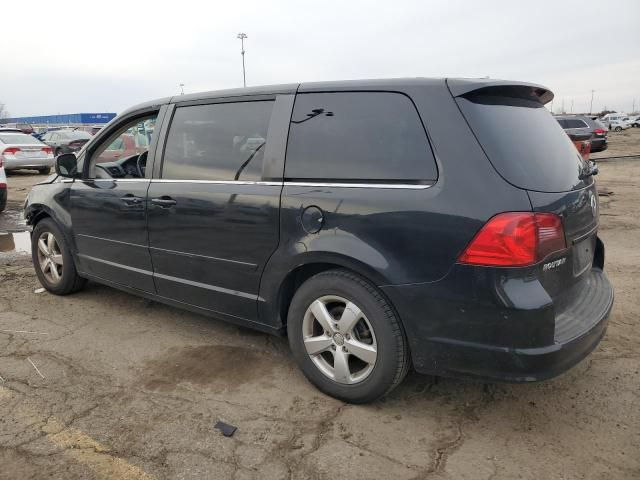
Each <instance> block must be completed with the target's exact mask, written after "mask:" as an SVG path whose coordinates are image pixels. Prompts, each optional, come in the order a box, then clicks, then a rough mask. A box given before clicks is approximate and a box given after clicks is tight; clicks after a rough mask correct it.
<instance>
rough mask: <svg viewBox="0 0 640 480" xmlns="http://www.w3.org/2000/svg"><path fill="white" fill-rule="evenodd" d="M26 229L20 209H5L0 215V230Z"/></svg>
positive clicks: (20, 230) (15, 230) (18, 230)
mask: <svg viewBox="0 0 640 480" xmlns="http://www.w3.org/2000/svg"><path fill="white" fill-rule="evenodd" d="M27 229H28V227H27V222H26V220H25V219H24V216H23V215H22V211H21V210H13V209H7V210H5V211H4V212H2V215H0V232H22V231H24V230H27ZM0 235H1V234H0Z"/></svg>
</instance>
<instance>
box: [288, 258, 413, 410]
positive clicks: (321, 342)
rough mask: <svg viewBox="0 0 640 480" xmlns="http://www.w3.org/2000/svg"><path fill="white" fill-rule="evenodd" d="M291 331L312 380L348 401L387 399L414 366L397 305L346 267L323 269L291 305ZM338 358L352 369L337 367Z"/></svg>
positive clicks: (295, 353)
mask: <svg viewBox="0 0 640 480" xmlns="http://www.w3.org/2000/svg"><path fill="white" fill-rule="evenodd" d="M347 305H349V308H347ZM321 306H324V309H322V307H321ZM312 310H313V311H312ZM314 311H315V312H321V314H318V315H316V314H315V313H314ZM345 312H347V313H346V314H345ZM353 312H359V313H360V314H356V315H353ZM323 314H325V315H326V314H328V315H329V316H323ZM318 318H320V319H321V320H322V323H321V322H320V321H319V320H318ZM349 323H351V327H348V325H349ZM336 326H337V328H336ZM287 331H288V332H287V333H288V337H289V345H290V346H291V350H292V352H293V356H294V358H295V360H296V362H297V363H298V366H299V367H300V369H301V370H302V372H303V373H304V375H305V376H306V377H307V379H308V380H309V381H310V382H311V383H312V384H313V385H315V386H316V387H317V388H318V389H319V390H320V391H322V392H324V393H326V394H327V395H330V396H332V397H335V398H338V399H340V400H343V401H345V402H350V403H366V402H371V401H373V400H375V399H377V398H379V397H382V396H384V395H386V394H388V393H389V392H391V391H392V390H393V389H394V388H396V387H397V386H398V385H399V384H400V382H401V381H402V380H403V379H404V377H405V376H406V374H407V372H408V370H409V366H410V356H409V346H408V343H407V339H406V335H405V333H404V329H403V328H402V325H401V323H400V320H399V319H398V317H397V316H396V314H395V312H394V310H393V308H392V307H391V305H389V303H388V302H387V301H386V300H385V299H384V297H383V296H382V295H381V294H380V292H379V291H378V290H377V289H376V288H375V287H374V286H373V285H371V284H370V283H369V282H367V281H366V280H364V279H363V278H362V277H360V276H358V275H355V274H353V273H351V272H348V271H345V270H328V271H326V272H322V273H319V274H317V275H315V276H313V277H311V278H310V279H308V280H307V281H306V282H304V283H303V284H302V285H301V286H300V288H299V289H298V290H297V291H296V293H295V295H294V296H293V299H292V301H291V306H290V307H289V313H288V315H287ZM312 339H313V340H312ZM307 348H309V349H310V350H312V351H313V354H311V353H309V352H308V351H307ZM316 350H317V351H316ZM356 351H357V352H358V353H357V354H356V353H354V352H356ZM373 351H375V358H374V353H372V352H373ZM345 352H346V353H345ZM361 357H362V358H365V359H367V361H364V360H361ZM336 361H339V362H340V365H343V366H344V365H346V368H345V367H343V368H336ZM341 373H342V375H341Z"/></svg>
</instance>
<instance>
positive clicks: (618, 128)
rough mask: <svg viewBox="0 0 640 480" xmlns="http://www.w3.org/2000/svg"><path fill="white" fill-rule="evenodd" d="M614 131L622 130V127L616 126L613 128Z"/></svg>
mask: <svg viewBox="0 0 640 480" xmlns="http://www.w3.org/2000/svg"><path fill="white" fill-rule="evenodd" d="M613 130H614V131H615V132H621V131H622V127H616V128H614V129H613Z"/></svg>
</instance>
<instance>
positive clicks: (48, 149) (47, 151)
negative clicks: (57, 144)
mask: <svg viewBox="0 0 640 480" xmlns="http://www.w3.org/2000/svg"><path fill="white" fill-rule="evenodd" d="M42 151H43V152H44V153H46V154H47V155H48V154H50V153H53V148H51V147H42Z"/></svg>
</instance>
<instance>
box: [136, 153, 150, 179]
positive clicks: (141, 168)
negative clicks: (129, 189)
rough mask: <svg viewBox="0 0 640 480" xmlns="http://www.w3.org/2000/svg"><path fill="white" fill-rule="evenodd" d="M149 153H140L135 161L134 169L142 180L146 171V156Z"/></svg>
mask: <svg viewBox="0 0 640 480" xmlns="http://www.w3.org/2000/svg"><path fill="white" fill-rule="evenodd" d="M148 153H149V152H148V151H146V152H142V153H141V154H140V155H138V159H137V160H136V169H137V170H138V175H139V176H140V178H144V175H145V171H146V169H147V154H148Z"/></svg>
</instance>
